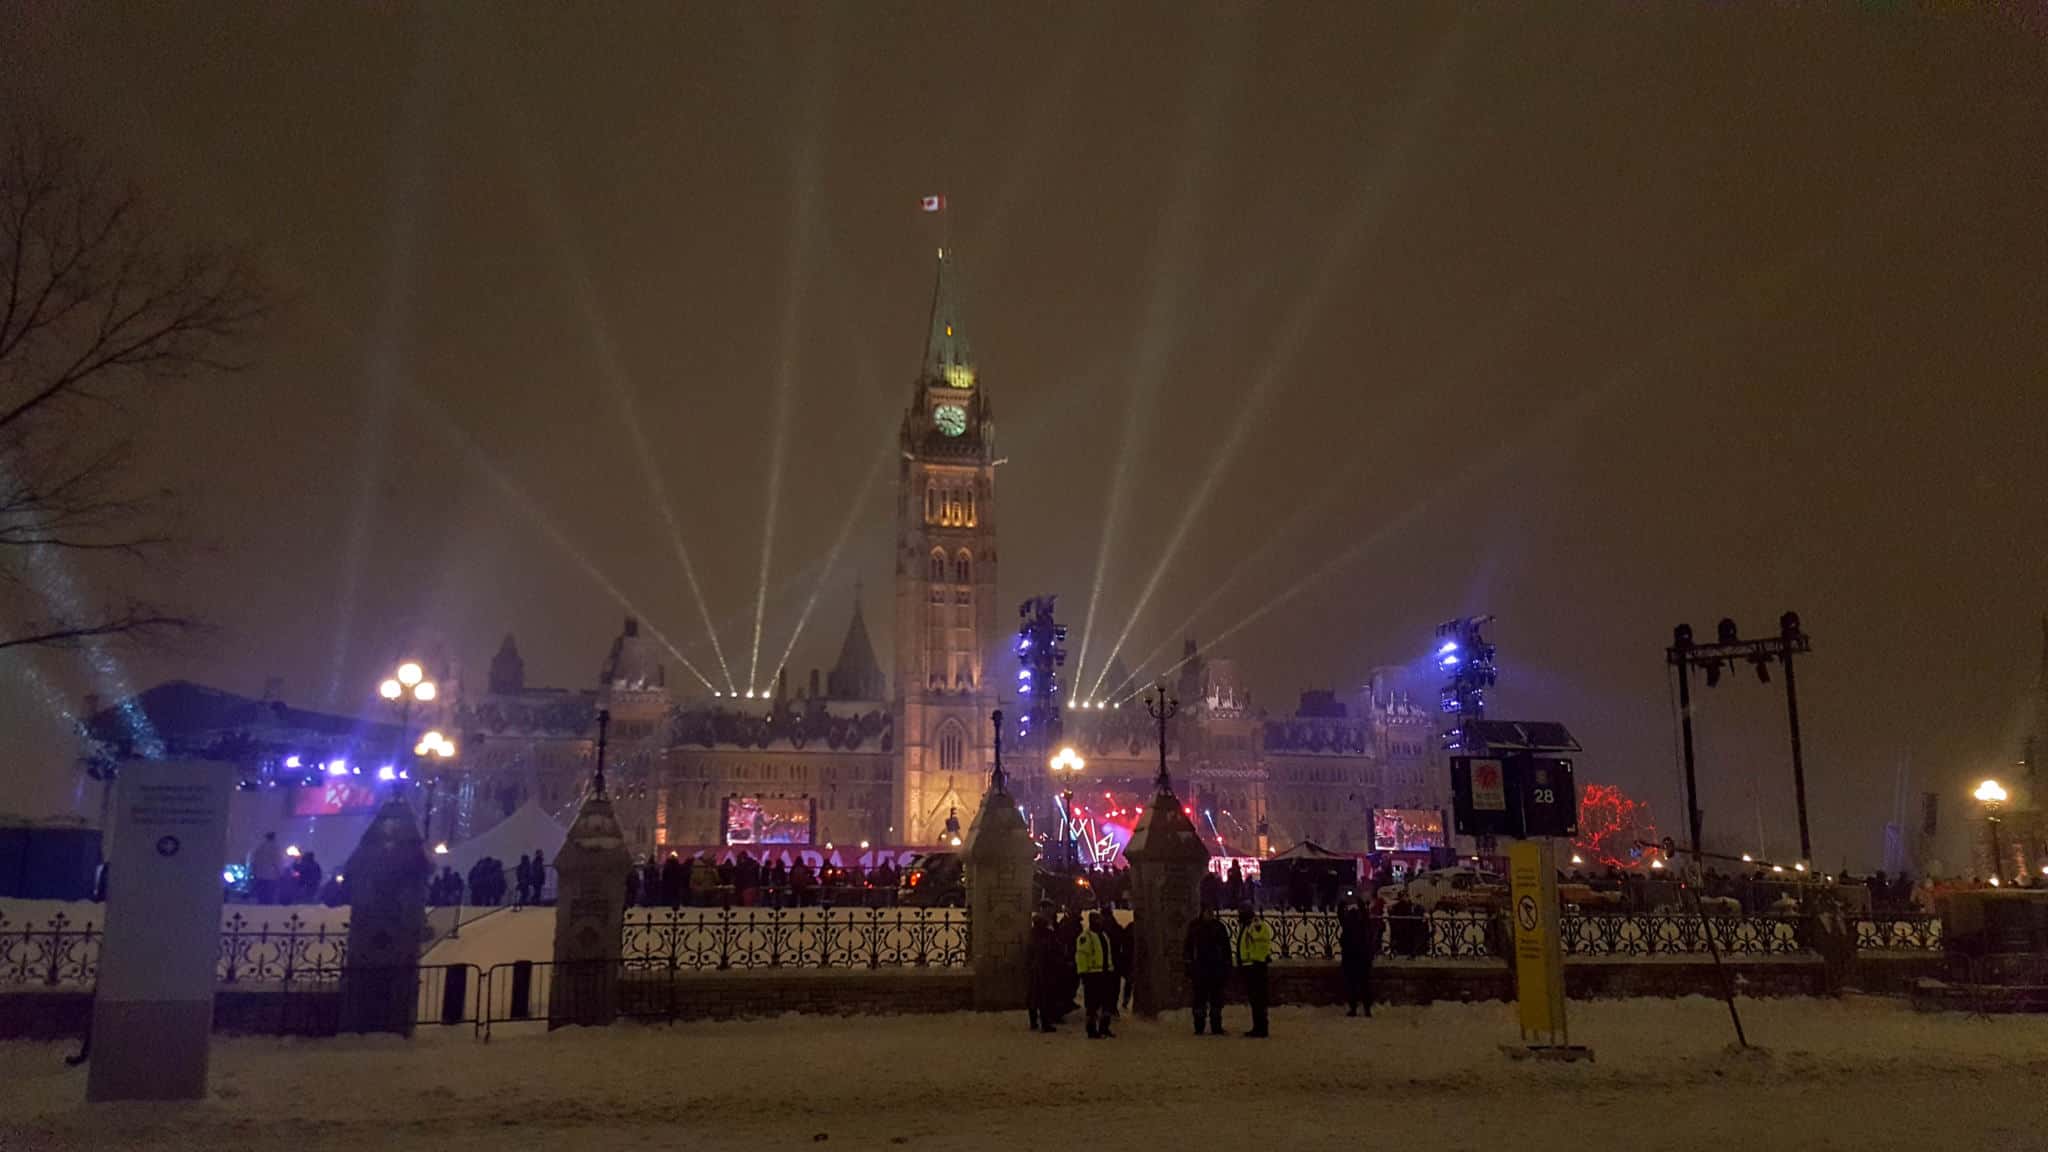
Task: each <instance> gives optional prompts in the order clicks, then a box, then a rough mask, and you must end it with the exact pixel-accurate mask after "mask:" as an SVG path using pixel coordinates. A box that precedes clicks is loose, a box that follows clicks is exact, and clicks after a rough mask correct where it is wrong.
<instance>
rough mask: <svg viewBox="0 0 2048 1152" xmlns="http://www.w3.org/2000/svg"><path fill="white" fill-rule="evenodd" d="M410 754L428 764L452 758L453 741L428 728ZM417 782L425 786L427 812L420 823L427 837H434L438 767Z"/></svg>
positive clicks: (437, 796) (438, 781)
mask: <svg viewBox="0 0 2048 1152" xmlns="http://www.w3.org/2000/svg"><path fill="white" fill-rule="evenodd" d="M412 754H413V757H414V759H416V760H419V761H421V762H422V763H425V764H428V765H431V764H432V763H433V761H435V760H452V759H454V757H455V741H453V740H450V739H448V738H447V737H446V736H443V735H441V733H440V732H439V731H438V730H429V731H428V732H427V733H426V734H425V735H423V736H421V737H420V742H419V743H417V744H415V745H413V746H412ZM418 783H421V784H423V785H425V786H426V792H427V814H426V817H425V818H424V820H423V821H422V823H423V824H424V825H425V830H426V837H427V839H429V840H432V839H433V838H434V802H435V801H436V800H437V799H439V797H440V793H441V771H440V769H438V768H437V769H435V770H434V772H433V774H432V775H430V776H426V777H425V778H424V779H422V780H420V781H418Z"/></svg>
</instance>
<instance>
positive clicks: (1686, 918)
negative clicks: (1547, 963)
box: [1558, 913, 1803, 956]
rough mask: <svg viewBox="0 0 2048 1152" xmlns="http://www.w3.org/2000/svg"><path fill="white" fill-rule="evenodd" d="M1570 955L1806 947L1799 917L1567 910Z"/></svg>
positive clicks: (1767, 952) (1565, 936)
mask: <svg viewBox="0 0 2048 1152" xmlns="http://www.w3.org/2000/svg"><path fill="white" fill-rule="evenodd" d="M1558 932H1559V939H1560V940H1562V941H1563V944H1564V952H1565V955H1567V956H1695V955H1698V956H1704V955H1707V954H1708V953H1709V952H1710V951H1712V949H1711V948H1710V947H1709V946H1708V945H1709V940H1710V937H1709V933H1711V934H1712V935H1711V942H1712V944H1713V945H1714V946H1715V947H1718V948H1719V949H1720V951H1721V952H1722V953H1723V954H1724V955H1729V956H1775V955H1784V954H1790V953H1794V952H1799V951H1802V950H1803V942H1802V940H1801V937H1800V932H1799V920H1798V919H1797V918H1796V917H1781V916H1742V915H1709V916H1701V915H1695V914H1690V913H1658V914H1652V915H1641V916H1601V915H1590V916H1589V915H1583V914H1580V913H1567V914H1566V915H1565V917H1564V919H1563V921H1562V922H1561V923H1560V924H1559V928H1558Z"/></svg>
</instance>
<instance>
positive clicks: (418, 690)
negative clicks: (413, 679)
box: [412, 680, 438, 704]
mask: <svg viewBox="0 0 2048 1152" xmlns="http://www.w3.org/2000/svg"><path fill="white" fill-rule="evenodd" d="M437 692H438V689H436V688H435V687H434V682H433V681H432V680H426V681H422V682H421V683H418V684H415V685H413V688H412V696H413V699H415V700H418V701H420V702H421V703H423V704H424V703H425V702H427V701H429V700H432V699H433V698H434V696H435V695H436V693H437Z"/></svg>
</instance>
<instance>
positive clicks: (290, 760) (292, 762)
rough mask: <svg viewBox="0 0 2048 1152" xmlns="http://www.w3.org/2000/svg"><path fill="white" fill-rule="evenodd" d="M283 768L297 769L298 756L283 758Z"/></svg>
mask: <svg viewBox="0 0 2048 1152" xmlns="http://www.w3.org/2000/svg"><path fill="white" fill-rule="evenodd" d="M284 766H285V767H287V768H297V767H298V766H299V758H298V756H297V755H291V756H287V757H285V758H284Z"/></svg>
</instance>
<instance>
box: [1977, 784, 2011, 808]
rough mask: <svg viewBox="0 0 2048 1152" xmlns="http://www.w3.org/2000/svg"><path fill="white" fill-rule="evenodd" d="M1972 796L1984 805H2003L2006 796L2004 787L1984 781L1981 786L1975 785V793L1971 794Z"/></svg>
mask: <svg viewBox="0 0 2048 1152" xmlns="http://www.w3.org/2000/svg"><path fill="white" fill-rule="evenodd" d="M1972 795H1974V796H1976V797H1977V799H1979V800H1982V801H1983V802H1984V803H1986V804H2003V803H2005V795H2006V793H2005V786H2004V785H2002V784H2000V783H1999V782H1998V781H1996V780H1986V781H1984V782H1983V783H1982V784H1979V785H1977V791H1976V792H1974V793H1972Z"/></svg>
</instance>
